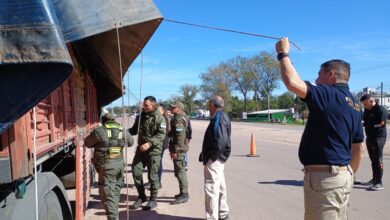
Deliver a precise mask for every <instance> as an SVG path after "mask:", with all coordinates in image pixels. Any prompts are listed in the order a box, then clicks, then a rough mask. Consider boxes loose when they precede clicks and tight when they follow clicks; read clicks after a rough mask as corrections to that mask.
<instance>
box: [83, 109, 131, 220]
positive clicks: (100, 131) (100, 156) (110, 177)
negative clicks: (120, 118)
mask: <svg viewBox="0 0 390 220" xmlns="http://www.w3.org/2000/svg"><path fill="white" fill-rule="evenodd" d="M102 124H103V125H102V126H100V127H98V128H96V129H95V130H94V131H92V132H91V133H90V134H89V135H88V136H87V137H86V138H85V146H86V147H88V148H94V157H93V164H94V166H95V169H96V170H97V172H98V174H99V195H100V199H101V200H102V202H103V205H104V209H105V211H106V215H107V219H108V220H118V219H119V212H118V203H119V199H120V192H121V189H122V186H123V172H124V167H125V161H124V158H123V148H124V147H125V136H126V140H127V146H128V147H131V146H132V145H133V144H134V140H133V137H132V136H131V135H130V133H128V132H127V134H126V135H125V133H124V131H123V128H122V126H121V125H120V124H119V123H117V122H116V121H115V120H114V117H113V115H112V114H109V113H107V114H105V115H104V116H103V117H102Z"/></svg>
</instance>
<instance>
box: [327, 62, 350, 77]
mask: <svg viewBox="0 0 390 220" xmlns="http://www.w3.org/2000/svg"><path fill="white" fill-rule="evenodd" d="M321 69H323V70H324V71H325V72H326V73H327V72H329V71H331V70H334V72H335V75H336V81H346V82H348V80H349V77H350V75H351V65H350V64H349V63H347V62H345V61H344V60H329V61H326V62H325V63H323V64H321Z"/></svg>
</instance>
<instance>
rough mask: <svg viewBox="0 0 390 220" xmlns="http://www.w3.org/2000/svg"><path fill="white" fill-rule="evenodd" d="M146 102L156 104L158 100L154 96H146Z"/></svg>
mask: <svg viewBox="0 0 390 220" xmlns="http://www.w3.org/2000/svg"><path fill="white" fill-rule="evenodd" d="M144 101H150V102H154V103H156V98H155V97H154V96H151V95H150V96H146V97H145V98H144Z"/></svg>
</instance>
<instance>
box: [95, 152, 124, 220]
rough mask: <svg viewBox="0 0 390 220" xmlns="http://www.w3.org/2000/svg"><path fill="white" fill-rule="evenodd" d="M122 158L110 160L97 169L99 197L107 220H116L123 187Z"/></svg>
mask: <svg viewBox="0 0 390 220" xmlns="http://www.w3.org/2000/svg"><path fill="white" fill-rule="evenodd" d="M123 171H124V160H123V157H120V158H115V159H110V160H108V161H107V162H106V163H105V164H103V165H102V166H100V167H99V170H98V173H99V195H100V199H101V201H102V202H103V205H104V209H105V210H106V215H107V219H108V220H118V219H119V211H118V203H119V198H120V193H121V189H122V186H123Z"/></svg>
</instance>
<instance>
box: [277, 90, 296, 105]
mask: <svg viewBox="0 0 390 220" xmlns="http://www.w3.org/2000/svg"><path fill="white" fill-rule="evenodd" d="M278 105H279V108H282V109H283V108H284V109H285V108H292V107H294V94H293V93H292V92H285V93H283V94H282V95H281V96H279V98H278Z"/></svg>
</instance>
